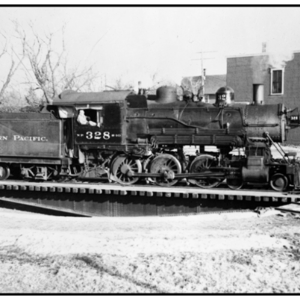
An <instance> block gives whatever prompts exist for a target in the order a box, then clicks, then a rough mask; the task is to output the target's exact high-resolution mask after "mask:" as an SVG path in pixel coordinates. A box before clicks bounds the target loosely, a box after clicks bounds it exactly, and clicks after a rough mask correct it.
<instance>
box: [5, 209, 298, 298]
mask: <svg viewBox="0 0 300 300" xmlns="http://www.w3.org/2000/svg"><path fill="white" fill-rule="evenodd" d="M299 225H300V215H293V214H290V213H279V214H278V212H277V211H274V210H270V211H268V212H266V213H265V214H262V215H261V217H259V215H257V214H256V213H254V212H253V213H252V212H247V213H233V214H226V215H190V216H176V217H133V218H129V217H118V218H108V217H104V218H100V217H99V218H97V217H96V218H79V217H58V216H49V215H41V214H35V213H30V212H22V211H13V210H9V209H5V208H0V226H1V231H0V293H299V292H300V264H299V260H300V250H299V245H300V241H299V237H300V229H299V228H300V227H299Z"/></svg>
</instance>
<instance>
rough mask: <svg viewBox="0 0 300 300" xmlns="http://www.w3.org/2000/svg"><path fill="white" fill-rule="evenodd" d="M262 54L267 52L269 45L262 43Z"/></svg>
mask: <svg viewBox="0 0 300 300" xmlns="http://www.w3.org/2000/svg"><path fill="white" fill-rule="evenodd" d="M262 52H263V53H265V52H267V43H262Z"/></svg>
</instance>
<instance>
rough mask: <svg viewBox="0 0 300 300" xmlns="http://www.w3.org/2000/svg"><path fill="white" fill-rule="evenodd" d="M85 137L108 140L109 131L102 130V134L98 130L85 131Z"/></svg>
mask: <svg viewBox="0 0 300 300" xmlns="http://www.w3.org/2000/svg"><path fill="white" fill-rule="evenodd" d="M85 137H86V138H87V139H88V140H92V139H94V140H101V139H104V140H109V139H110V132H109V131H104V132H103V134H102V132H100V131H95V132H92V131H87V132H86V135H85Z"/></svg>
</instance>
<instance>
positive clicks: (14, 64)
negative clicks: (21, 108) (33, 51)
mask: <svg viewBox="0 0 300 300" xmlns="http://www.w3.org/2000/svg"><path fill="white" fill-rule="evenodd" d="M1 35H2V37H3V38H4V39H5V45H4V47H3V48H2V50H1V52H0V60H3V59H6V57H7V56H9V60H10V66H9V69H8V71H7V73H6V74H5V75H4V79H3V80H1V82H2V83H1V85H0V104H1V103H3V99H4V95H5V92H7V89H8V87H9V85H10V83H11V80H12V78H13V76H14V75H15V73H16V71H17V70H18V69H19V67H20V65H21V63H22V61H23V59H24V57H25V53H24V52H23V53H22V54H21V56H18V55H16V53H15V51H14V49H13V46H9V45H8V42H7V38H6V37H5V36H4V35H3V34H1ZM23 42H24V41H23Z"/></svg>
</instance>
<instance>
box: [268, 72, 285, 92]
mask: <svg viewBox="0 0 300 300" xmlns="http://www.w3.org/2000/svg"><path fill="white" fill-rule="evenodd" d="M283 75H284V73H283V69H272V70H271V95H282V94H283V82H284V80H283V79H284V78H283V77H284V76H283Z"/></svg>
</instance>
